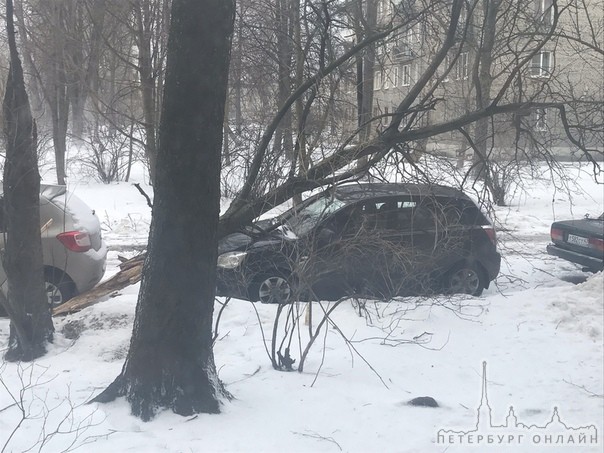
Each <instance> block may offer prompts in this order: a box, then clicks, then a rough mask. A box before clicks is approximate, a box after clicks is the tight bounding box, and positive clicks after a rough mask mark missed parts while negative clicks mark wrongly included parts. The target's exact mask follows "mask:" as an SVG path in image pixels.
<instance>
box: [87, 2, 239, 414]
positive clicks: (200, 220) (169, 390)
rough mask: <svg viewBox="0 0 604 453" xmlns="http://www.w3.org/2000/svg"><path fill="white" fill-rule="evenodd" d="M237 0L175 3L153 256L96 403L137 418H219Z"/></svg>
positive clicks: (151, 246)
mask: <svg viewBox="0 0 604 453" xmlns="http://www.w3.org/2000/svg"><path fill="white" fill-rule="evenodd" d="M234 9H235V5H234V2H233V1H232V0H175V1H174V2H173V4H172V18H171V28H170V37H169V41H168V60H167V73H166V83H165V91H164V103H163V110H162V118H161V123H160V146H159V150H158V156H157V159H158V160H157V167H156V173H155V184H154V192H155V197H154V204H153V217H152V222H151V231H150V235H149V251H148V254H147V256H146V260H145V264H144V267H143V277H142V281H141V289H140V292H139V299H138V305H137V309H136V317H135V321H134V330H133V334H132V340H131V343H130V350H129V352H128V357H127V358H126V363H125V364H124V368H123V369H122V372H121V374H120V375H119V376H118V377H117V378H116V380H115V381H114V382H113V383H112V384H111V385H110V386H109V387H108V388H107V389H106V390H105V391H104V392H103V393H101V394H100V395H99V396H98V397H97V398H95V401H98V402H105V401H110V400H112V399H114V398H116V397H118V396H125V397H126V399H127V400H128V402H129V403H130V406H131V408H132V412H133V414H134V415H136V416H139V417H140V418H141V419H143V420H150V419H151V418H152V417H153V416H154V415H155V414H156V413H157V411H158V410H159V409H161V408H169V409H171V410H172V411H174V412H175V413H177V414H180V415H191V414H194V413H199V412H205V413H217V412H219V410H220V405H219V401H220V398H221V396H226V395H227V393H226V391H225V390H224V388H223V386H222V384H221V383H220V381H219V380H218V375H217V373H216V367H215V365H214V355H213V351H212V312H213V304H214V296H215V273H216V258H217V228H218V215H219V201H220V160H221V159H220V158H221V141H222V125H223V118H224V106H225V100H226V87H227V73H228V61H229V50H230V38H231V34H232V30H233V20H234Z"/></svg>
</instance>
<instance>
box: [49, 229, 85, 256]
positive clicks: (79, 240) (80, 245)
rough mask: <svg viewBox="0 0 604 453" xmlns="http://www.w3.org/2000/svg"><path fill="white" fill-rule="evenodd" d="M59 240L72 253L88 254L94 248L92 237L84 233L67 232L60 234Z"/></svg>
mask: <svg viewBox="0 0 604 453" xmlns="http://www.w3.org/2000/svg"><path fill="white" fill-rule="evenodd" d="M57 239H58V240H59V241H61V244H63V245H64V246H65V247H67V248H68V249H69V250H71V251H72V252H87V251H88V250H90V248H91V247H92V244H91V243H90V236H89V235H88V233H86V232H84V231H66V232H65V233H61V234H58V235H57Z"/></svg>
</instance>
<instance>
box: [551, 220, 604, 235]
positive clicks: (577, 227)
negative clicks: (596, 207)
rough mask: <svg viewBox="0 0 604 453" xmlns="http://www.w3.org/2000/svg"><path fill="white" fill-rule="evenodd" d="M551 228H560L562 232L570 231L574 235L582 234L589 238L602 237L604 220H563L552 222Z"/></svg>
mask: <svg viewBox="0 0 604 453" xmlns="http://www.w3.org/2000/svg"><path fill="white" fill-rule="evenodd" d="M552 227H553V228H561V229H564V230H572V231H573V232H576V233H584V234H587V235H589V236H595V237H600V238H602V237H604V220H603V219H602V218H597V219H581V220H563V221H560V222H554V223H553V224H552Z"/></svg>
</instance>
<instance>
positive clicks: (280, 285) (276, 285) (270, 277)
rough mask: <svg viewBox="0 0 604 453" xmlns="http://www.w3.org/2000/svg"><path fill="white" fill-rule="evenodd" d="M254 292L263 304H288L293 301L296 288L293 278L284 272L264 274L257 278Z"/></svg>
mask: <svg viewBox="0 0 604 453" xmlns="http://www.w3.org/2000/svg"><path fill="white" fill-rule="evenodd" d="M253 293H254V294H255V296H256V300H259V301H260V302H262V303H263V304H287V303H289V302H291V300H292V296H293V294H294V289H293V286H292V284H291V278H289V277H287V276H286V275H285V274H284V273H280V272H275V273H271V274H263V275H261V276H259V277H257V278H256V279H255V284H254V289H253Z"/></svg>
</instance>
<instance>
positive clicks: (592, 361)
mask: <svg viewBox="0 0 604 453" xmlns="http://www.w3.org/2000/svg"><path fill="white" fill-rule="evenodd" d="M573 171H574V172H575V175H576V179H577V180H578V181H579V184H580V185H579V186H578V187H572V191H571V192H570V193H569V192H565V191H561V190H556V189H554V186H553V185H552V184H551V183H549V182H547V181H533V182H531V183H530V186H531V187H530V190H528V191H519V192H518V193H517V194H516V196H515V197H514V199H513V201H512V203H511V205H510V207H507V208H498V209H497V226H498V228H499V233H498V239H499V248H500V252H501V253H502V256H503V262H502V271H501V274H500V276H499V278H498V280H497V282H496V285H491V287H490V288H489V289H488V290H487V291H485V293H484V294H483V296H481V297H480V298H468V297H454V298H446V297H444V296H441V297H437V298H431V299H426V298H404V299H402V300H400V301H396V302H392V303H389V304H384V303H381V304H376V303H372V302H368V303H367V305H366V308H367V310H368V312H369V314H370V315H371V316H370V322H369V321H368V319H367V317H360V316H359V315H358V313H357V311H356V310H355V308H354V307H353V306H352V304H351V303H344V304H342V305H340V306H339V307H338V308H337V309H336V311H335V313H334V317H333V319H334V322H335V324H336V325H337V326H338V328H339V329H340V332H338V330H337V329H335V328H333V327H330V328H329V329H327V330H326V331H325V332H324V335H323V334H322V335H321V336H320V339H319V340H318V341H317V343H316V344H315V345H314V346H313V349H312V350H311V354H310V356H309V358H308V360H307V363H306V366H305V371H304V373H297V372H290V373H286V372H278V371H274V370H273V369H272V367H271V364H270V360H269V358H268V356H267V352H266V348H267V347H269V349H270V345H269V344H268V343H269V339H270V333H271V329H272V322H273V316H274V313H275V311H276V307H275V306H267V305H262V304H251V303H249V302H245V301H239V300H232V301H230V303H229V304H228V306H227V308H226V309H225V311H224V313H223V315H222V320H221V323H220V326H219V337H218V341H217V343H216V347H215V356H216V362H217V363H216V364H217V368H218V369H219V374H220V378H221V379H222V380H223V382H224V383H225V384H226V386H227V389H228V390H229V391H230V392H231V393H232V394H233V396H234V399H233V400H232V401H230V402H225V403H224V405H223V407H222V414H221V415H199V416H196V417H192V418H189V419H187V418H182V417H180V416H176V415H174V414H172V413H170V412H164V413H162V414H160V415H159V416H158V417H157V418H156V419H155V420H154V421H152V422H149V423H142V422H141V421H140V420H138V419H136V418H134V417H132V416H130V415H129V408H128V405H127V404H126V403H125V402H124V401H123V400H121V401H118V402H115V403H112V404H106V405H97V404H93V405H85V404H84V403H85V402H86V401H87V400H88V399H90V398H91V397H92V396H93V395H95V394H97V393H98V392H100V390H102V389H103V388H104V387H105V386H106V385H107V384H109V383H110V382H111V381H112V380H113V378H115V377H116V376H117V375H118V373H119V371H120V369H121V367H122V364H123V360H124V358H125V355H126V352H127V348H128V342H129V337H130V332H131V329H132V321H133V316H134V308H135V305H136V296H137V291H138V285H135V286H131V287H129V288H126V289H125V290H123V291H121V292H120V294H119V295H118V296H117V297H113V298H111V299H109V300H107V301H104V302H102V303H99V304H97V305H95V306H92V307H90V308H88V309H85V310H84V311H82V312H81V313H78V314H74V315H70V316H67V317H65V318H59V319H55V327H56V336H55V343H54V344H53V345H52V346H51V347H50V351H49V353H48V354H47V355H46V356H45V357H44V358H42V359H40V360H38V361H37V362H35V363H34V364H11V363H4V364H2V365H0V372H1V381H2V385H3V386H2V387H0V450H1V449H2V446H3V445H5V444H6V442H7V441H8V444H7V445H6V451H15V452H21V451H25V450H27V449H28V448H30V447H32V446H33V451H38V450H42V451H47V452H57V451H64V450H70V449H71V450H74V449H77V451H86V452H108V451H114V452H125V451H144V452H160V451H162V452H163V451H170V452H189V451H190V452H196V451H208V452H220V451H225V452H238V451H241V452H315V451H325V452H338V451H346V452H444V451H447V452H453V451H489V452H493V451H494V452H497V451H506V452H509V451H514V452H517V451H527V452H537V451H551V450H552V449H553V451H566V452H576V451H585V452H601V451H602V448H603V447H602V445H603V442H602V434H603V431H604V427H603V420H604V396H603V395H604V367H603V363H604V346H603V329H604V309H603V303H604V276H603V274H602V273H601V272H600V273H598V274H595V275H592V274H585V273H583V272H581V271H580V270H579V269H578V268H577V267H576V266H574V265H572V264H570V263H566V262H563V261H561V260H559V259H555V258H553V257H550V256H548V255H547V254H546V253H545V247H546V244H547V243H548V240H549V226H550V224H551V222H552V221H553V220H554V219H556V220H561V219H566V218H580V217H582V216H583V215H584V214H586V213H589V214H591V215H592V216H595V215H599V214H600V213H601V212H602V211H604V190H603V186H602V185H598V184H596V183H595V182H593V181H592V180H591V179H590V174H589V172H586V171H582V172H577V170H573ZM601 176H602V175H601ZM70 189H71V190H72V191H74V192H75V193H76V194H77V195H78V196H79V197H80V198H82V199H83V200H84V201H86V203H87V204H89V205H90V206H91V207H93V208H94V209H95V210H96V212H97V214H98V216H99V218H100V220H101V223H102V224H103V228H104V236H105V240H106V241H107V243H108V244H109V246H110V248H111V251H110V253H109V260H108V270H107V274H106V276H110V275H112V274H113V273H115V272H116V271H117V266H118V260H117V256H118V254H134V253H135V251H136V250H140V249H141V248H143V247H144V244H145V242H146V238H147V233H148V227H149V221H150V211H149V209H148V208H147V206H146V204H145V200H144V198H143V197H142V196H141V195H140V194H139V193H138V192H137V191H136V189H135V188H134V187H133V186H132V185H131V184H126V183H121V184H114V185H110V186H104V185H101V184H96V183H86V182H79V183H75V182H74V183H72V185H71V187H70ZM146 190H149V191H150V189H149V188H146ZM325 305H327V304H325ZM301 307H302V308H303V306H301ZM315 313H318V307H315ZM304 327H305V326H304ZM8 332H9V328H8V320H7V319H0V349H4V348H5V347H6V343H7V340H8ZM78 333H79V337H77V335H76V334H78ZM300 336H301V338H302V342H303V343H304V344H305V343H306V338H307V328H303V329H302V330H301V332H300ZM342 336H345V337H346V338H347V339H348V340H350V343H349V344H347V343H346V342H345V341H344V340H343V339H342ZM75 337H77V338H75ZM263 338H266V339H267V340H266V344H265V342H264V341H263ZM298 347H299V346H297V345H295V346H293V347H292V350H293V351H294V352H293V353H292V356H294V357H295V358H298V357H299V355H300V354H299V352H298ZM483 362H486V364H487V385H488V404H489V406H490V408H491V418H492V419H491V424H492V425H493V426H496V425H503V424H504V423H505V421H506V416H507V415H508V413H509V410H510V406H513V408H514V413H515V415H516V417H517V420H518V422H521V423H523V424H525V425H536V427H535V428H533V431H531V434H526V436H525V438H524V441H523V442H520V443H518V436H519V434H518V432H515V433H513V434H512V435H513V436H515V437H514V441H513V442H507V437H506V442H507V443H506V442H499V441H498V439H501V438H498V437H497V435H498V434H500V435H505V436H508V434H509V429H508V430H506V429H504V428H503V427H499V428H496V429H495V431H494V432H495V434H494V437H492V438H491V439H490V440H492V441H493V442H491V443H487V437H486V436H485V437H484V438H483V439H481V441H480V442H478V441H477V440H478V436H474V437H470V436H465V437H463V438H462V437H459V436H455V437H454V442H453V443H451V442H449V441H448V440H449V438H448V437H446V438H445V437H440V438H439V437H438V436H437V433H438V432H439V430H453V431H464V432H466V433H467V432H469V431H472V430H473V429H475V428H476V425H477V423H478V421H477V411H478V408H479V404H480V402H481V389H482V372H483ZM419 396H430V397H433V398H434V399H435V400H436V401H437V402H438V404H439V406H440V407H438V408H429V407H416V406H412V405H409V404H407V403H408V401H409V400H411V399H413V398H415V397H419ZM13 398H16V399H17V403H18V404H15V401H14V400H13ZM21 404H23V405H24V410H25V414H26V418H25V420H24V421H23V422H22V423H21V424H20V425H19V423H20V420H21V418H22V417H21V415H22V413H21V412H20V410H19V405H21ZM484 404H485V403H484V401H483V405H484ZM555 407H556V408H557V412H558V414H559V416H560V420H561V421H562V422H563V423H564V424H565V425H566V427H568V428H585V427H588V426H589V425H594V426H593V427H592V428H594V429H595V430H596V431H597V439H598V442H597V445H596V444H595V443H594V442H593V441H592V439H591V431H588V430H585V429H584V430H583V431H582V434H586V439H587V440H586V441H585V442H584V443H581V444H579V442H578V440H579V438H581V440H584V439H583V437H580V436H579V434H577V435H576V436H575V435H574V434H573V433H574V431H572V430H570V429H567V430H566V431H564V430H563V431H558V432H557V433H556V434H555V435H554V436H553V438H552V439H551V443H550V438H548V437H546V436H549V434H547V433H548V431H547V428H543V427H544V425H546V424H547V423H548V422H549V421H551V420H552V414H553V412H554V408H555ZM483 421H484V419H483ZM15 428H16V430H15ZM540 430H542V432H543V435H541V434H540V433H541V431H540ZM13 431H14V435H13V437H12V438H11V439H10V440H8V439H9V436H10V435H11V433H12V432H13ZM53 433H56V434H53ZM535 433H537V434H535ZM529 436H530V438H529ZM559 436H562V437H561V438H562V439H564V443H563V444H562V446H561V444H560V443H558V444H557V447H558V448H556V446H554V445H556V444H555V443H554V442H555V441H556V440H557V439H559ZM569 437H570V438H569ZM443 439H445V440H443ZM546 439H547V440H546ZM571 439H572V441H571ZM460 440H461V443H460ZM41 442H44V444H42V443H41ZM509 444H511V445H509ZM78 447H79V448H78Z"/></svg>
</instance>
